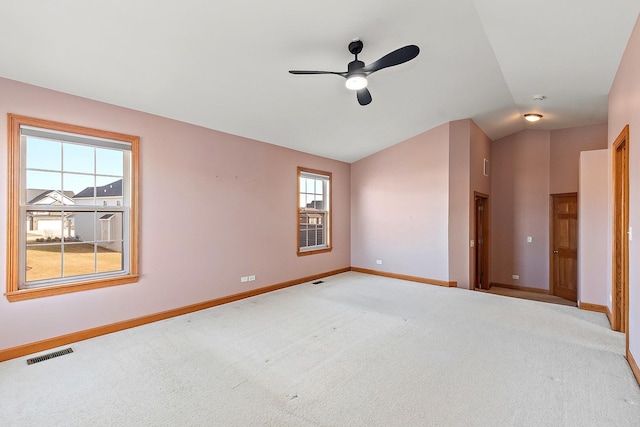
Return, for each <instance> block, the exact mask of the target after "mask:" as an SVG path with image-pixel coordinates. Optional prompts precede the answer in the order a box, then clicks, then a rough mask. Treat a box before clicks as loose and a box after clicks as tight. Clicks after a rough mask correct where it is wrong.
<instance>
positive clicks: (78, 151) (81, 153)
mask: <svg viewBox="0 0 640 427" xmlns="http://www.w3.org/2000/svg"><path fill="white" fill-rule="evenodd" d="M62 150H63V151H62V156H63V170H64V171H65V172H83V173H91V174H92V173H94V161H93V152H94V148H93V147H90V146H88V145H79V144H63V145H62Z"/></svg>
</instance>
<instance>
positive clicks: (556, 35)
mask: <svg viewBox="0 0 640 427" xmlns="http://www.w3.org/2000/svg"><path fill="white" fill-rule="evenodd" d="M639 13H640V0H616V1H611V0H609V1H605V0H562V1H559V0H537V1H536V2H524V1H516V0H475V1H473V0H432V1H425V0H420V1H418V0H399V1H395V2H389V1H386V0H366V1H365V0H352V1H349V2H344V1H337V0H324V1H318V2H311V1H294V0H273V1H270V2H265V1H262V0H236V1H233V2H232V1H211V0H182V1H179V2H178V1H158V0H136V1H131V0H93V1H86V0H57V1H49V0H21V1H11V0H0V16H2V18H3V19H2V25H0V77H6V78H9V79H13V80H18V81H22V82H26V83H30V84H34V85H38V86H42V87H46V88H50V89H55V90H59V91H62V92H67V93H70V94H74V95H79V96H83V97H86V98H90V99H95V100H99V101H103V102H108V103H111V104H116V105H120V106H124V107H128V108H132V109H136V110H140V111H145V112H148V113H152V114H157V115H160V116H165V117H169V118H173V119H177V120H181V121H184V122H188V123H193V124H196V125H200V126H204V127H207V128H211V129H216V130H220V131H223V132H228V133H231V134H235V135H240V136H244V137H248V138H253V139H256V140H259V141H264V142H267V143H271V144H276V145H281V146H285V147H290V148H293V149H296V150H301V151H305V152H309V153H313V154H318V155H321V156H326V157H330V158H334V159H338V160H343V161H346V162H352V161H355V160H358V159H360V158H362V157H365V156H367V155H369V154H372V153H374V152H376V151H379V150H381V149H383V148H386V147H388V146H391V145H393V144H396V143H398V142H401V141H403V140H405V139H407V138H409V137H412V136H414V135H417V134H419V133H422V132H424V131H426V130H428V129H431V128H433V127H435V126H438V125H440V124H442V123H445V122H448V121H452V120H458V119H464V118H471V119H473V120H474V121H475V122H476V123H477V124H478V125H479V126H480V127H481V128H482V129H483V130H484V131H485V133H486V134H487V135H488V136H489V137H490V138H491V139H497V138H500V137H502V136H506V135H509V134H511V133H513V132H517V131H519V130H522V129H526V128H528V127H533V126H535V128H536V129H558V128H565V127H572V126H580V125H586V124H593V123H604V122H606V121H607V94H608V92H609V89H610V87H611V83H612V82H613V78H614V77H615V72H616V69H617V67H618V64H619V62H620V59H621V56H622V53H623V51H624V48H625V46H626V43H627V40H628V39H629V36H630V34H631V31H632V29H633V26H634V24H635V22H636V20H637V18H638V14H639ZM354 38H360V39H361V40H363V42H364V50H363V52H362V53H361V54H360V55H359V59H361V60H362V61H364V62H365V63H367V64H368V63H371V62H373V61H375V60H376V59H378V58H380V57H381V56H383V55H385V54H387V53H389V52H390V51H392V50H394V49H397V48H399V47H402V46H405V45H407V44H416V45H418V46H419V47H420V49H421V52H420V55H419V56H418V57H417V58H416V59H414V60H413V61H410V62H408V63H405V64H402V65H399V66H396V67H392V68H387V69H384V70H381V71H379V72H377V73H375V74H373V75H372V76H370V77H369V89H370V91H371V94H372V96H373V102H372V103H371V104H370V105H368V106H365V107H362V106H360V105H359V104H358V103H357V102H356V97H355V94H354V93H353V92H351V91H349V90H347V89H345V87H344V79H343V78H341V77H338V76H332V75H322V76H316V75H314V76H294V75H291V74H289V73H288V72H287V71H288V70H290V69H309V70H331V71H346V66H347V63H348V62H349V61H351V60H352V59H353V56H352V55H351V54H350V53H349V52H348V50H347V45H348V43H349V42H350V41H351V40H352V39H354ZM538 94H542V95H545V96H546V97H547V99H546V100H544V101H534V100H533V99H532V97H533V96H534V95H538ZM0 96H1V94H0ZM526 112H539V113H542V114H543V115H544V120H543V121H541V122H539V123H537V124H535V125H531V124H528V123H526V122H525V121H524V119H523V118H522V115H523V114H524V113H526Z"/></svg>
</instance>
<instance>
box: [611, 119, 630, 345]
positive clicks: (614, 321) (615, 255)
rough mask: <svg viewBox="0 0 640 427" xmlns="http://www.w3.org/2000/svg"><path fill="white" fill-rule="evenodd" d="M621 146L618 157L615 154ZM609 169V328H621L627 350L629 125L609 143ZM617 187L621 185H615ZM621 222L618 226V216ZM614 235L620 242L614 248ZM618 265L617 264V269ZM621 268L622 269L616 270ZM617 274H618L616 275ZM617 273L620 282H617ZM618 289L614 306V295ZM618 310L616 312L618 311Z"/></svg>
mask: <svg viewBox="0 0 640 427" xmlns="http://www.w3.org/2000/svg"><path fill="white" fill-rule="evenodd" d="M619 150H623V152H624V154H623V156H622V159H618V156H617V155H616V154H617V153H618V151H619ZM611 157H612V169H613V171H612V172H613V177H612V181H613V183H612V184H613V188H612V191H613V212H612V222H613V224H612V227H613V228H612V234H611V236H612V238H611V245H612V250H611V252H612V260H611V262H612V266H611V272H612V277H611V329H613V330H614V331H619V332H624V333H625V335H626V349H627V352H628V351H629V125H626V126H625V127H624V129H622V132H620V134H619V135H618V137H617V138H616V140H615V141H614V143H613V146H612V150H611ZM619 187H621V188H619ZM619 217H620V218H621V220H622V221H621V222H622V224H621V225H620V226H618V221H617V219H618V218H619ZM616 239H620V242H624V244H622V245H621V250H620V251H618V248H617V245H616ZM618 266H619V267H620V268H619V269H618ZM619 270H622V271H619ZM618 274H619V276H618ZM616 277H620V278H621V280H622V283H620V284H619V286H618V283H617V280H616ZM618 293H621V305H622V307H618V302H617V298H616V295H617V294H618ZM619 313H620V314H619Z"/></svg>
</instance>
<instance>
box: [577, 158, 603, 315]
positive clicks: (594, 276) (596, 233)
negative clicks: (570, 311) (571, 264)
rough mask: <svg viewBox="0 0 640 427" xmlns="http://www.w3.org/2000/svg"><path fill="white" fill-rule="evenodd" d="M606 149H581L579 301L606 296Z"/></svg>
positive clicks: (597, 300)
mask: <svg viewBox="0 0 640 427" xmlns="http://www.w3.org/2000/svg"><path fill="white" fill-rule="evenodd" d="M608 166H609V155H608V152H607V150H606V149H605V150H592V151H583V152H582V153H580V188H579V191H578V193H579V197H578V203H579V207H578V212H579V214H580V216H579V218H578V224H579V231H578V235H579V236H580V239H579V241H578V301H580V302H585V303H590V304H597V305H602V306H605V305H607V300H608V296H609V293H610V291H609V288H608V287H607V282H609V281H610V279H609V277H608V275H607V265H608V264H610V263H611V259H610V258H609V257H608V256H607V247H608V245H607V224H608V211H609V204H608V203H607V200H608V192H609V185H608V183H609V181H608V177H609V168H608Z"/></svg>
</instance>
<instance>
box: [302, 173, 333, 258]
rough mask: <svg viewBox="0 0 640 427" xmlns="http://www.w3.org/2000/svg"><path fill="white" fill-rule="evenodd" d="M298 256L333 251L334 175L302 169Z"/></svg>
mask: <svg viewBox="0 0 640 427" xmlns="http://www.w3.org/2000/svg"><path fill="white" fill-rule="evenodd" d="M297 217H298V221H297V234H298V255H299V256H302V255H310V254H315V253H321V252H329V251H331V172H323V171H318V170H313V169H306V168H300V167H299V168H298V215H297Z"/></svg>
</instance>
